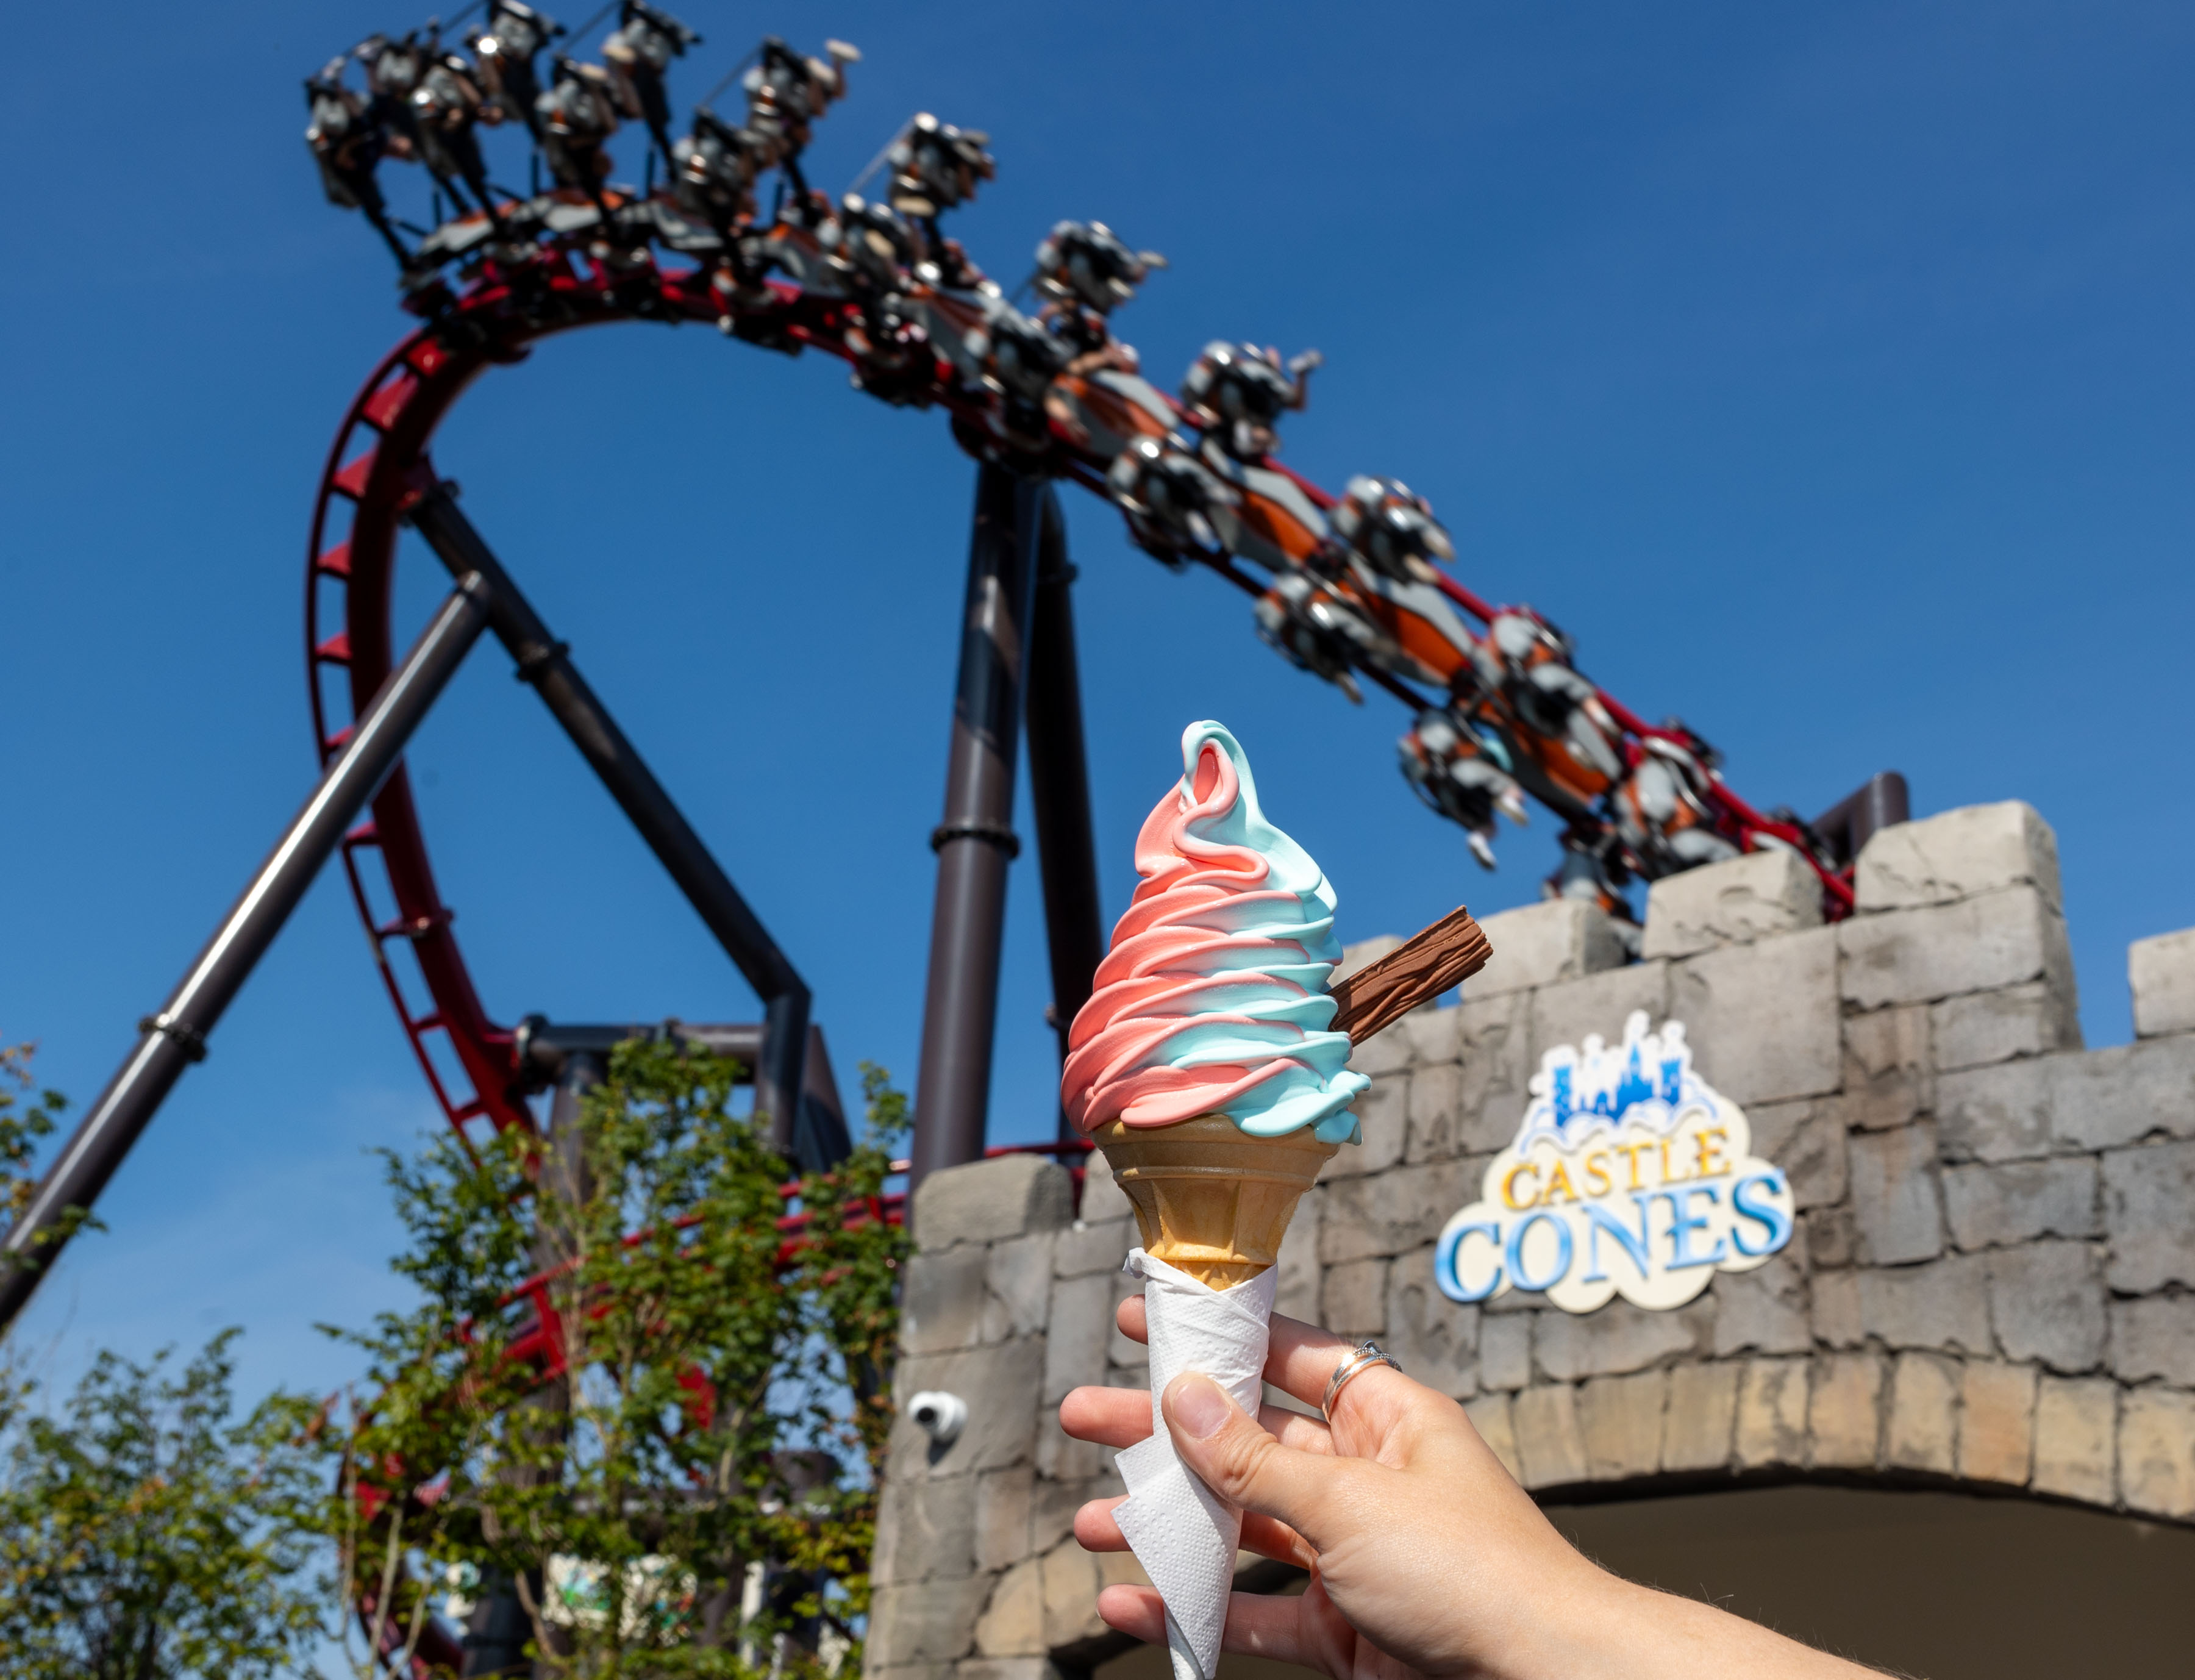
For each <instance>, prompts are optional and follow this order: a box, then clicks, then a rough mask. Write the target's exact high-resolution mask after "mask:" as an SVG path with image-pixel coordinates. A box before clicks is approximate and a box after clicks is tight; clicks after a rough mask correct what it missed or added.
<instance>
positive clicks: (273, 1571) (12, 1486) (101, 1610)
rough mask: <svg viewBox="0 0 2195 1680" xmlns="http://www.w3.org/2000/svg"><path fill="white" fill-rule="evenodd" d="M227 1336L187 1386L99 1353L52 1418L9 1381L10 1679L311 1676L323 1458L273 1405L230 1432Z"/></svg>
mask: <svg viewBox="0 0 2195 1680" xmlns="http://www.w3.org/2000/svg"><path fill="white" fill-rule="evenodd" d="M235 1335H236V1332H235V1331H223V1332H222V1334H221V1335H219V1336H216V1337H215V1338H214V1339H213V1341H212V1342H210V1343H209V1344H208V1345H207V1347H206V1348H205V1350H204V1351H202V1352H201V1353H200V1354H199V1355H198V1356H197V1357H196V1358H195V1359H193V1360H191V1361H190V1363H189V1364H188V1365H186V1366H185V1367H184V1368H183V1370H182V1371H181V1373H180V1374H179V1375H178V1374H173V1373H171V1372H170V1370H169V1368H168V1361H169V1360H170V1356H171V1355H170V1353H169V1352H163V1353H161V1354H158V1355H156V1356H155V1357H154V1359H153V1362H152V1364H151V1365H133V1364H131V1363H130V1362H129V1361H128V1360H123V1359H120V1358H118V1357H117V1356H116V1355H115V1354H112V1353H102V1354H100V1356H99V1357H98V1358H97V1360H95V1361H94V1362H93V1364H92V1367H91V1369H90V1371H89V1372H88V1373H86V1375H85V1376H84V1379H83V1381H82V1382H81V1383H79V1384H78V1386H77V1388H76V1390H75V1392H74V1394H72V1395H71V1396H70V1398H69V1400H68V1402H67V1404H66V1406H65V1407H64V1408H63V1409H62V1411H61V1412H60V1414H59V1415H58V1416H53V1415H47V1414H43V1413H40V1412H33V1411H32V1409H31V1406H30V1400H31V1396H32V1385H30V1384H28V1383H21V1382H19V1381H15V1380H12V1379H10V1378H9V1377H6V1376H4V1375H0V1668H4V1670H5V1671H6V1672H7V1674H8V1675H9V1677H10V1680H65V1677H66V1680H84V1677H91V1680H184V1677H200V1676H203V1677H206V1680H214V1677H221V1680H254V1677H260V1676H271V1675H274V1674H277V1673H297V1672H301V1671H302V1672H307V1673H309V1672H312V1671H311V1670H310V1669H309V1668H308V1667H306V1666H304V1665H305V1663H306V1660H307V1658H308V1654H309V1652H310V1651H311V1649H312V1648H313V1647H314V1645H315V1644H316V1643H317V1642H319V1640H320V1637H321V1635H322V1625H321V1624H322V1619H323V1616H324V1614H325V1613H326V1605H327V1602H328V1597H327V1596H328V1592H329V1588H330V1585H331V1584H330V1582H329V1581H328V1580H327V1579H326V1577H325V1576H324V1575H320V1576H316V1575H315V1574H314V1573H313V1564H314V1560H315V1558H316V1557H318V1556H324V1552H323V1547H322V1542H321V1540H320V1536H319V1535H318V1534H317V1533H315V1532H314V1516H315V1515H316V1511H317V1507H318V1506H319V1505H320V1504H321V1503H322V1502H323V1501H324V1500H325V1498H326V1487H327V1483H328V1476H329V1471H330V1468H331V1452H329V1450H328V1448H327V1446H326V1444H324V1443H323V1442H321V1441H320V1440H319V1439H318V1431H317V1430H316V1429H315V1428H314V1425H315V1424H316V1423H317V1421H318V1419H317V1417H316V1416H315V1408H314V1406H312V1405H311V1404H310V1403H309V1402H307V1401H305V1400H301V1399H299V1398H297V1397H296V1396H291V1395H282V1394H277V1395H275V1396H274V1397H272V1398H270V1399H269V1400H266V1401H264V1402H263V1403H262V1404H261V1405H260V1406H258V1407H257V1408H256V1410H255V1411H254V1412H252V1413H251V1416H250V1417H247V1418H245V1420H244V1421H243V1422H241V1423H233V1422H232V1421H231V1419H232V1415H233V1409H234V1407H233V1399H232V1396H231V1394H230V1388H229V1379H230V1377H231V1374H232V1372H233V1360H231V1359H230V1357H229V1352H228V1348H229V1344H230V1342H232V1340H233V1338H234V1336H235Z"/></svg>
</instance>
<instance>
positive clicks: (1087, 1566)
mask: <svg viewBox="0 0 2195 1680" xmlns="http://www.w3.org/2000/svg"><path fill="white" fill-rule="evenodd" d="M1103 1585H1104V1581H1103V1578H1102V1577H1101V1576H1100V1575H1099V1573H1098V1560H1097V1558H1096V1557H1094V1556H1092V1555H1091V1554H1090V1553H1088V1552H1086V1551H1085V1550H1082V1548H1081V1547H1080V1546H1079V1545H1077V1544H1075V1543H1074V1541H1073V1540H1062V1541H1061V1542H1060V1543H1059V1544H1057V1545H1056V1546H1054V1547H1053V1548H1052V1549H1051V1550H1050V1551H1048V1552H1046V1554H1045V1555H1044V1642H1045V1645H1046V1648H1051V1649H1057V1648H1058V1647H1060V1646H1062V1645H1071V1644H1073V1643H1074V1642H1075V1641H1076V1640H1078V1639H1089V1638H1092V1637H1096V1636H1098V1635H1100V1634H1103V1632H1104V1631H1105V1624H1104V1623H1103V1621H1101V1620H1100V1619H1098V1591H1099V1589H1100V1588H1101V1587H1103Z"/></svg>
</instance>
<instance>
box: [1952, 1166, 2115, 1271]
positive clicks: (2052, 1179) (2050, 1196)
mask: <svg viewBox="0 0 2195 1680" xmlns="http://www.w3.org/2000/svg"><path fill="white" fill-rule="evenodd" d="M2097 1184H2098V1179H2097V1175H2096V1163H2094V1161H2093V1160H2090V1159H2089V1158H2087V1157H2085V1156H2071V1157H2060V1158H2056V1159H2054V1160H2044V1161H2008V1162H2006V1163H2004V1164H2003V1165H2002V1166H1995V1167H1991V1166H1974V1167H1947V1168H1945V1169H1944V1213H1945V1215H1946V1217H1947V1219H1948V1220H1949V1221H1950V1227H1951V1240H1952V1242H1954V1243H1955V1244H1957V1245H1958V1246H1959V1247H1960V1248H1962V1249H1985V1248H1996V1247H2000V1246H2002V1245H2004V1244H2011V1243H2025V1242H2026V1241H2028V1240H2030V1239H2031V1238H2036V1237H2100V1236H2102V1235H2103V1233H2104V1227H2103V1219H2102V1215H2101V1213H2100V1211H2099V1208H2098V1204H2097V1197H2096V1189H2097Z"/></svg>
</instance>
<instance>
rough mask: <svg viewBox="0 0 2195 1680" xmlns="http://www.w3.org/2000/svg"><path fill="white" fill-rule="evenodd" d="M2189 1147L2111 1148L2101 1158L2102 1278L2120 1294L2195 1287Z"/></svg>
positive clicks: (2193, 1154) (2194, 1201)
mask: <svg viewBox="0 0 2195 1680" xmlns="http://www.w3.org/2000/svg"><path fill="white" fill-rule="evenodd" d="M2191 1208H2195V1143H2164V1144H2151V1145H2149V1146H2146V1148H2140V1149H2115V1150H2113V1151H2111V1153H2109V1154H2108V1155H2106V1156H2105V1157H2104V1229H2105V1231H2106V1233H2107V1234H2108V1235H2109V1236H2110V1238H2111V1264H2110V1267H2109V1268H2108V1270H2107V1271H2106V1274H2105V1275H2106V1278H2107V1279H2108V1280H2109V1282H2110V1284H2111V1287H2112V1288H2113V1289H2114V1290H2117V1291H2118V1292H2119V1293H2120V1294H2122V1295H2147V1294H2149V1293H2150V1292H2151V1291H2152V1290H2160V1289H2163V1288H2164V1287H2165V1286H2166V1285H2168V1284H2187V1285H2195V1219H2190V1218H2189V1217H2188V1210H2189V1209H2191Z"/></svg>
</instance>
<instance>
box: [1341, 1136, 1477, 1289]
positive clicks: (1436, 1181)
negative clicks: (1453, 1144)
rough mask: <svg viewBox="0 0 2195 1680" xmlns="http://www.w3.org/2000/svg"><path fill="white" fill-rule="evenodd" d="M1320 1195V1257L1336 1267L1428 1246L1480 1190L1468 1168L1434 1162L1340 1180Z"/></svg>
mask: <svg viewBox="0 0 2195 1680" xmlns="http://www.w3.org/2000/svg"><path fill="white" fill-rule="evenodd" d="M1321 1193H1322V1195H1323V1196H1324V1198H1325V1203H1324V1205H1323V1207H1322V1209H1321V1210H1320V1213H1319V1231H1318V1257H1319V1259H1320V1260H1321V1261H1322V1262H1324V1263H1325V1264H1326V1265H1328V1266H1335V1265H1339V1263H1340V1262H1341V1261H1345V1260H1363V1259H1366V1258H1368V1257H1371V1256H1387V1255H1397V1254H1401V1253H1402V1252H1403V1250H1406V1249H1414V1248H1417V1247H1419V1246H1420V1245H1421V1244H1426V1243H1430V1242H1432V1240H1433V1238H1436V1237H1437V1236H1439V1235H1440V1229H1441V1227H1442V1226H1443V1225H1445V1224H1447V1223H1448V1221H1449V1215H1452V1214H1454V1213H1455V1210H1456V1209H1458V1208H1460V1207H1462V1206H1464V1205H1465V1204H1466V1203H1468V1202H1470V1201H1472V1199H1473V1198H1475V1197H1476V1196H1477V1195H1478V1181H1477V1175H1476V1174H1475V1173H1474V1172H1473V1171H1472V1169H1471V1166H1470V1163H1466V1162H1462V1161H1437V1162H1429V1163H1426V1165H1424V1166H1422V1167H1399V1168H1396V1169H1393V1170H1391V1171H1389V1172H1384V1173H1380V1174H1377V1175H1374V1176H1372V1177H1369V1178H1345V1179H1341V1180H1339V1181H1336V1182H1335V1183H1333V1184H1329V1185H1327V1186H1323V1187H1322V1192H1321Z"/></svg>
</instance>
